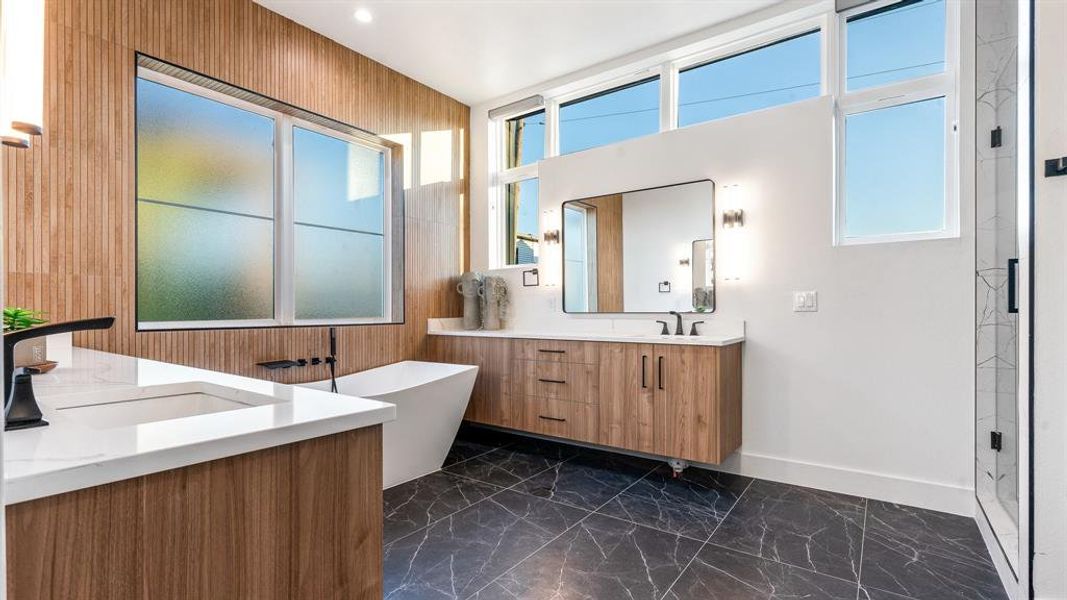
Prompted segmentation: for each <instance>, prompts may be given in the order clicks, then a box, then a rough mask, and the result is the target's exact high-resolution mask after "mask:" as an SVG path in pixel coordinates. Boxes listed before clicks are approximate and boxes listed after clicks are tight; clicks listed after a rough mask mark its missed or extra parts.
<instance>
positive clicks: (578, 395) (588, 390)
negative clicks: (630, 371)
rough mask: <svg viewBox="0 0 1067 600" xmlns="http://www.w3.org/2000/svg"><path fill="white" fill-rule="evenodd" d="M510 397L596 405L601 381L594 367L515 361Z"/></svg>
mask: <svg viewBox="0 0 1067 600" xmlns="http://www.w3.org/2000/svg"><path fill="white" fill-rule="evenodd" d="M511 382H512V386H513V387H512V390H511V392H512V394H514V395H521V396H536V397H538V398H553V399H556V400H568V401H570V402H585V403H588V404H596V403H597V402H598V401H599V397H600V394H599V387H600V380H599V375H598V373H597V366H596V365H588V364H581V363H564V362H547V361H537V360H514V361H512V362H511Z"/></svg>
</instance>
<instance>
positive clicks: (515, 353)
mask: <svg viewBox="0 0 1067 600" xmlns="http://www.w3.org/2000/svg"><path fill="white" fill-rule="evenodd" d="M428 333H429V334H430V337H429V341H428V344H429V354H430V356H431V357H432V358H433V360H438V361H441V362H452V363H461V364H471V365H478V367H479V372H478V380H477V383H476V384H475V388H474V393H473V395H472V396H471V401H470V404H469V405H468V409H467V414H466V416H465V418H466V420H468V421H471V422H474V423H480V424H485V425H492V426H496V427H505V428H508V429H514V430H518V431H525V432H530V433H535V434H540V435H547V436H552V437H556V438H562V439H567V440H573V441H578V442H586V443H592V444H598V445H602V446H609V447H614V448H620V449H624V450H631V451H635V452H642V453H646V454H652V455H657V456H662V457H665V458H671V459H682V460H686V461H694V462H701V463H711V464H717V463H720V462H722V460H723V459H725V458H726V457H727V456H729V455H730V454H731V453H732V452H734V451H735V450H737V448H738V447H740V445H741V350H742V345H743V341H744V334H743V328H742V330H741V331H738V332H726V333H723V334H715V335H700V336H661V335H650V334H647V333H642V332H631V331H607V332H603V331H589V332H574V333H561V332H549V331H543V332H539V331H516V330H499V331H483V330H476V331H464V330H462V329H460V328H459V323H458V320H455V319H432V320H431V322H430V326H429V331H428Z"/></svg>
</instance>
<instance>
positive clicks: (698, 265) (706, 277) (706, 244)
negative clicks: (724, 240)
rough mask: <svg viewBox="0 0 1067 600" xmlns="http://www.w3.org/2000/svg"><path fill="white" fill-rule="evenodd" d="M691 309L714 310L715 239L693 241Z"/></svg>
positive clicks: (698, 310)
mask: <svg viewBox="0 0 1067 600" xmlns="http://www.w3.org/2000/svg"><path fill="white" fill-rule="evenodd" d="M693 310H695V311H697V312H712V311H714V310H715V240H696V241H695V242H693Z"/></svg>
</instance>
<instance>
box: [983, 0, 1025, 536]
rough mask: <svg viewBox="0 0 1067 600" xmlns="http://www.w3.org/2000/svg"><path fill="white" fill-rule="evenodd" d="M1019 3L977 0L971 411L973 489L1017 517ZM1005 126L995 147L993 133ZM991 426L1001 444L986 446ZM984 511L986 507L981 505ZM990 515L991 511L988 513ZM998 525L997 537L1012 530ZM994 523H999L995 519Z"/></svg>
mask: <svg viewBox="0 0 1067 600" xmlns="http://www.w3.org/2000/svg"><path fill="white" fill-rule="evenodd" d="M1017 17H1018V7H1017V6H1016V4H1015V2H1013V1H1010V0H980V1H979V2H978V3H977V15H976V18H977V22H976V34H977V37H976V62H977V69H976V86H975V87H976V126H977V127H976V132H977V136H978V139H977V144H976V148H977V149H976V154H977V156H976V159H977V165H976V167H977V168H976V172H977V178H978V181H977V182H976V183H977V185H976V194H977V198H976V203H977V211H976V220H977V222H976V227H977V236H976V246H977V247H976V265H975V275H976V276H975V285H976V289H975V292H976V293H975V300H976V307H975V309H976V310H975V318H976V336H975V343H976V352H975V355H976V363H977V364H976V370H975V376H976V385H975V393H976V398H975V402H976V407H975V409H976V411H975V415H976V418H977V424H976V427H977V436H976V439H977V448H976V455H975V456H976V465H975V466H976V469H977V472H976V473H977V481H976V485H977V493H978V496H979V498H981V499H982V500H983V505H984V506H985V505H987V504H988V503H990V502H996V503H997V504H999V507H1001V508H1003V509H1004V512H1006V513H1007V516H1008V517H1010V518H1011V519H1012V520H1013V521H1017V520H1018V491H1017V483H1018V454H1017V440H1016V434H1015V433H1016V423H1015V421H1016V414H1017V394H1016V383H1017V372H1016V361H1017V357H1018V347H1017V336H1016V332H1017V329H1016V325H1017V317H1018V315H1016V314H1010V313H1009V312H1008V269H1007V265H1008V259H1010V258H1015V257H1016V256H1018V251H1017V227H1016V223H1017V212H1016V187H1015V185H1016V139H1017V135H1016V131H1015V128H1016V97H1017V95H1016V91H1017V81H1018V73H1017V50H1018V39H1017ZM998 126H999V127H1000V128H1001V131H1002V134H1001V135H1002V145H1001V146H999V147H996V148H994V147H992V145H991V143H990V133H991V131H992V130H994V129H996V128H997V127H998ZM991 431H1000V432H1001V433H1002V435H1003V449H1002V450H1001V451H1000V452H994V451H993V450H991V449H990V447H989V439H990V437H989V436H990V432H991ZM986 510H987V512H989V511H990V507H989V506H987V507H986ZM993 519H994V517H993V516H991V520H993ZM1014 527H1016V526H1015V524H1014V523H1007V524H1005V525H1003V526H1002V528H1003V529H1004V530H1005V531H998V532H997V533H998V536H1004V535H1011V534H1012V532H1010V531H1007V530H1008V529H1011V528H1014ZM994 529H997V527H996V526H994Z"/></svg>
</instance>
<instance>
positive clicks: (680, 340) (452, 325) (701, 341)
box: [427, 319, 745, 346]
mask: <svg viewBox="0 0 1067 600" xmlns="http://www.w3.org/2000/svg"><path fill="white" fill-rule="evenodd" d="M631 322H632V323H635V324H636V323H637V322H634V321H631ZM650 323H652V325H653V326H654V327H655V328H659V325H657V324H655V321H650ZM669 326H670V327H671V328H672V329H673V327H674V324H673V323H672V324H670V325H669ZM642 327H643V328H645V329H647V328H648V327H647V324H644V323H641V324H636V325H635V326H634V327H632V328H630V329H615V328H613V329H611V330H600V331H597V330H582V329H578V330H575V331H561V330H552V329H546V330H543V331H542V330H526V329H498V330H495V331H486V330H484V329H475V330H465V329H462V328H461V319H430V320H429V326H428V329H427V333H428V334H429V335H447V336H459V337H491V338H515V339H536V340H574V341H590V342H623V343H633V344H675V345H685V346H729V345H731V344H738V343H741V342H743V341H745V334H744V328H743V325H742V326H741V329H740V330H736V327H731V330H730V331H715V332H708V333H706V334H701V335H659V334H656V333H648V332H647V331H641V330H640V329H641V328H642ZM684 329H685V331H686V333H688V332H689V324H688V323H686V325H685V328H684Z"/></svg>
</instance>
